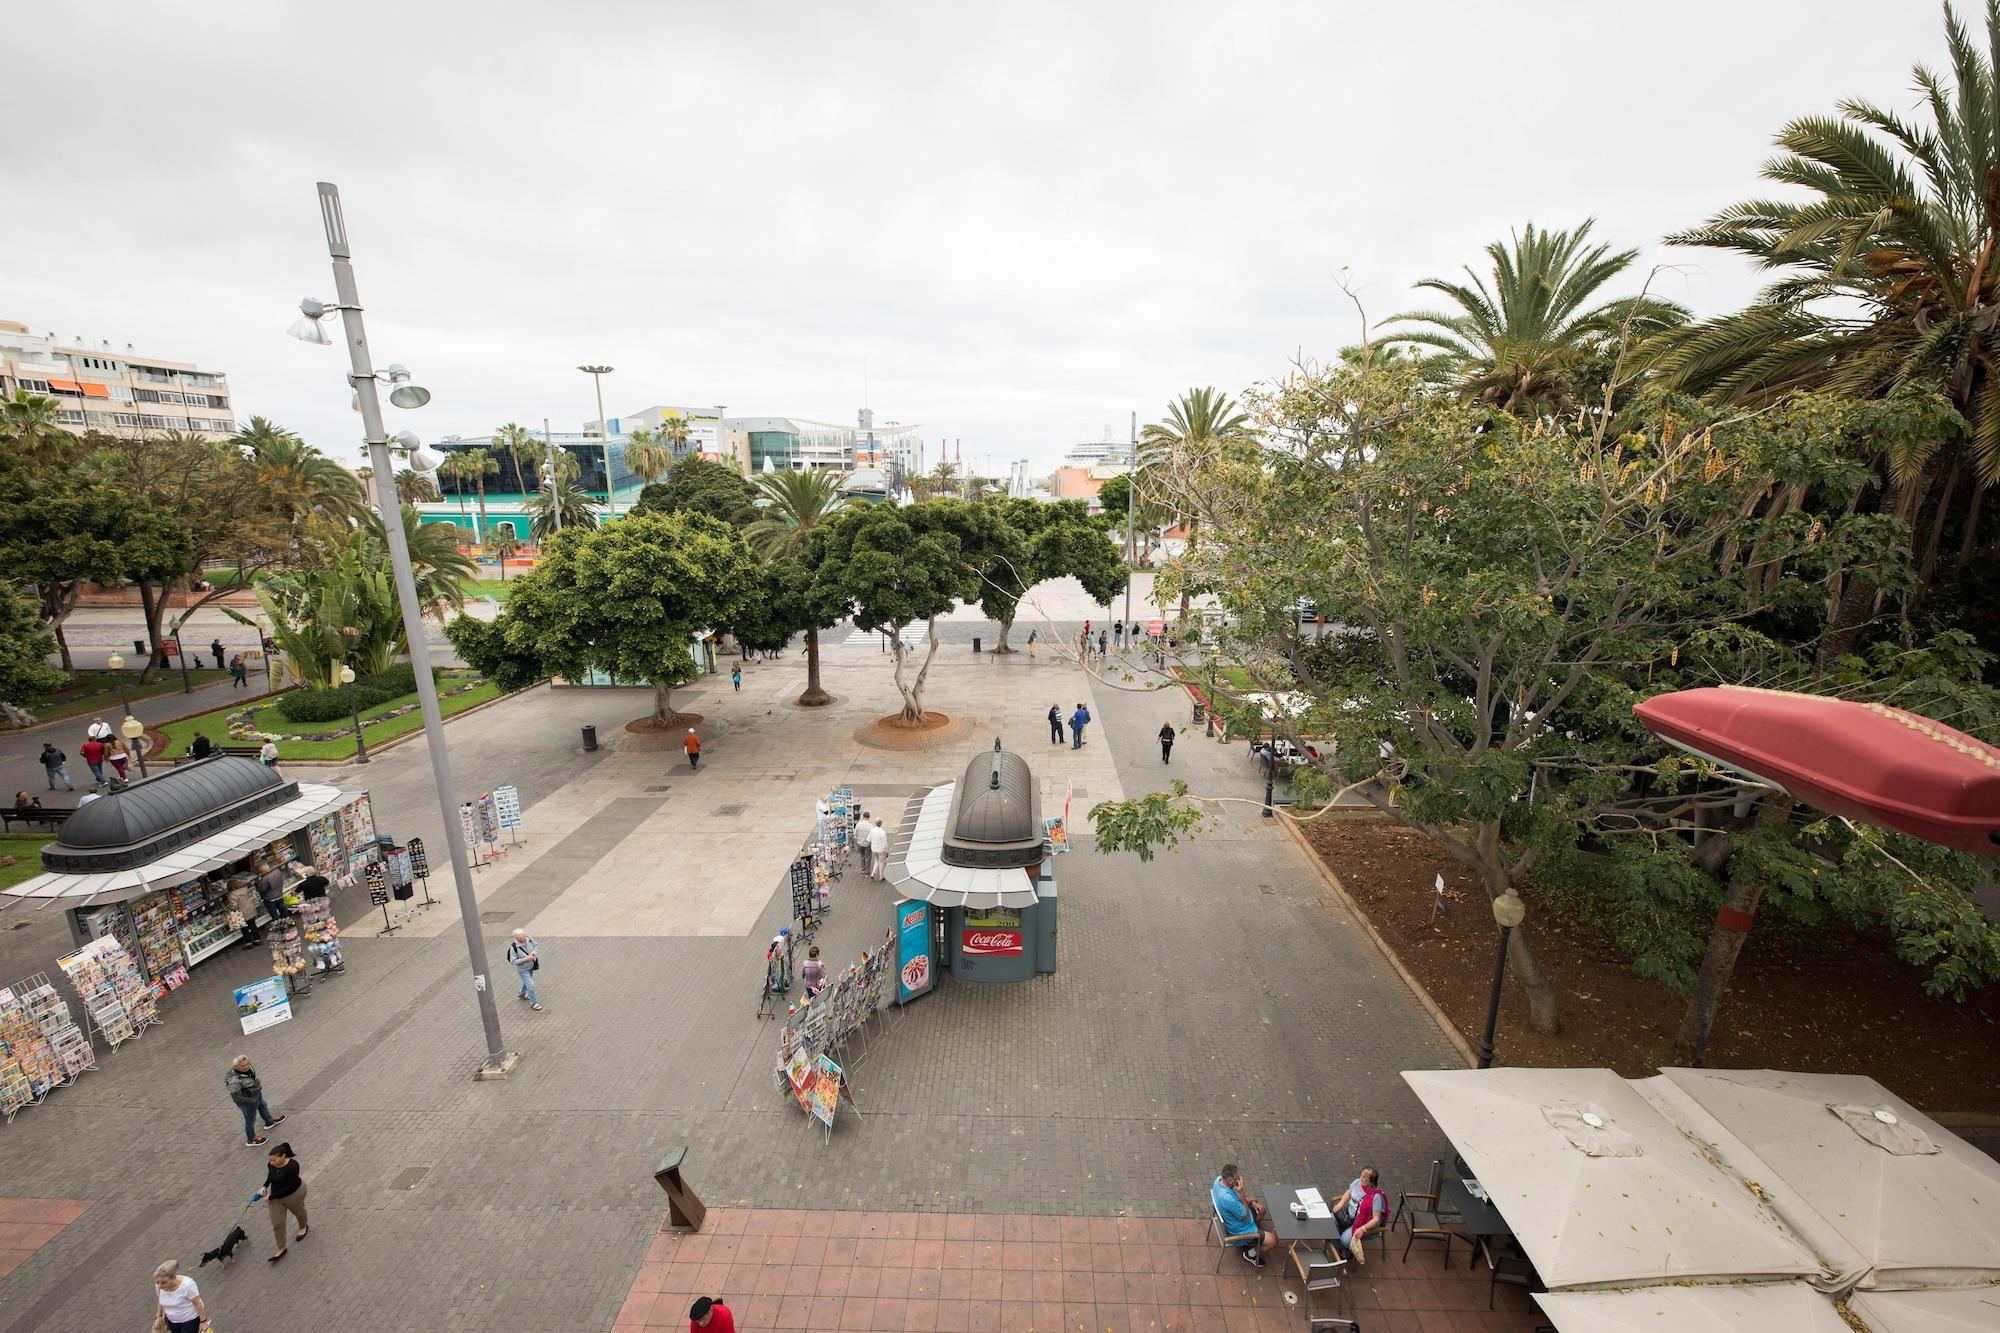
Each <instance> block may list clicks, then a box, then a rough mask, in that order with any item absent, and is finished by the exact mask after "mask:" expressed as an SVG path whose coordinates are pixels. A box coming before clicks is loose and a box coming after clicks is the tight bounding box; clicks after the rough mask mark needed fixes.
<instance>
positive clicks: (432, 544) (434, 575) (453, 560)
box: [370, 505, 479, 614]
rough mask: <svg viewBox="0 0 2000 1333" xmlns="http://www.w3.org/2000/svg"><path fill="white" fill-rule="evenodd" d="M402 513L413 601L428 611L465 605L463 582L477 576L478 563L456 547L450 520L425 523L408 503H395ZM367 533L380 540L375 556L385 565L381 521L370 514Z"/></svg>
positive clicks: (458, 607) (386, 547)
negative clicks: (413, 586)
mask: <svg viewBox="0 0 2000 1333" xmlns="http://www.w3.org/2000/svg"><path fill="white" fill-rule="evenodd" d="M397 508H398V509H399V510H400V511H401V512H402V516H403V540H404V542H405V543H407V544H408V546H409V548H410V572H411V573H412V574H413V575H414V576H415V577H416V584H417V600H418V601H419V602H420V603H422V604H423V607H424V611H425V613H426V614H429V613H431V612H433V611H435V610H437V609H439V608H442V607H449V608H450V609H452V610H454V611H455V610H458V609H460V608H462V607H463V606H464V605H465V585H466V583H467V582H469V581H470V580H473V579H476V578H478V577H479V566H478V565H477V564H476V563H474V562H473V559H472V557H470V556H468V555H467V554H466V553H465V552H464V551H462V550H460V549H459V545H458V528H457V526H456V525H455V524H451V523H425V522H423V521H422V520H421V519H419V518H418V517H417V511H416V510H414V509H412V508H410V507H409V506H408V505H398V506H397ZM370 519H371V526H370V533H371V535H372V536H373V537H374V539H375V540H376V541H377V542H379V543H382V547H381V550H380V552H379V557H380V559H381V561H382V564H383V565H384V566H385V567H386V566H387V564H388V562H389V553H388V545H387V543H386V542H384V541H383V538H382V535H381V533H382V524H381V521H380V520H379V519H375V518H374V517H373V515H370Z"/></svg>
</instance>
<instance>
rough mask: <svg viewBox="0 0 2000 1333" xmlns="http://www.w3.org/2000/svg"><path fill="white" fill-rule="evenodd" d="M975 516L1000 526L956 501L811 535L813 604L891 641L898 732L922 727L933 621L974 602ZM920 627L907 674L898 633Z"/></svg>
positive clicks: (862, 512)
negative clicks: (834, 608) (921, 644)
mask: <svg viewBox="0 0 2000 1333" xmlns="http://www.w3.org/2000/svg"><path fill="white" fill-rule="evenodd" d="M974 512H984V513H986V514H987V517H988V521H989V522H991V523H992V524H993V526H994V527H996V528H997V527H999V526H1001V525H999V523H998V520H997V519H994V518H993V517H992V514H991V511H990V510H984V511H975V510H974V507H973V506H969V505H967V504H966V503H965V502H964V501H962V500H926V501H924V502H923V503H921V504H914V505H904V506H901V507H898V506H895V505H861V506H857V507H855V508H852V509H848V510H845V511H843V512H842V513H840V514H839V515H837V516H836V517H835V518H834V520H833V521H832V522H831V523H826V524H822V525H821V526H820V527H818V528H817V529H815V530H814V532H813V534H812V537H811V540H810V542H809V543H808V546H807V553H806V559H805V564H806V565H807V567H808V568H810V569H811V570H812V573H813V584H814V591H815V596H816V597H817V598H818V599H819V600H821V601H822V602H823V603H825V604H827V605H839V606H842V607H844V608H846V609H847V611H848V612H849V613H850V614H851V615H852V616H853V617H854V623H855V625H857V626H858V627H859V628H861V629H864V630H869V631H877V630H879V631H881V632H883V633H885V634H887V635H889V654H890V659H891V661H892V663H893V668H894V672H895V680H896V691H897V693H898V694H900V695H901V696H902V698H903V707H902V711H901V713H900V714H899V715H898V717H897V719H896V721H897V722H899V723H900V724H901V725H903V726H910V727H915V726H921V725H923V723H924V702H923V699H924V684H925V681H926V680H927V678H928V677H929V675H930V669H931V663H932V661H933V660H934V659H935V658H936V657H937V648H938V639H937V617H938V616H941V615H943V614H944V613H946V612H947V611H950V610H951V609H952V607H953V606H955V605H957V604H958V603H959V602H960V601H971V600H973V599H974V598H976V597H977V596H978V595H979V571H978V568H977V564H976V561H977V558H978V557H977V554H976V552H975V551H974V550H973V549H971V548H972V546H973V543H971V542H968V540H967V539H968V538H969V537H973V536H974V535H975V532H976V529H975V526H974V525H975V524H976V523H977V522H978V520H976V519H973V518H971V517H970V515H971V514H973V513H974ZM918 621H923V622H925V623H926V625H927V627H928V634H927V639H928V642H927V645H926V647H925V650H924V655H923V660H922V662H921V663H920V664H919V665H918V666H917V668H916V670H915V672H914V673H912V672H911V671H910V669H909V667H910V663H909V649H908V648H907V647H906V646H905V645H904V643H903V630H904V629H905V628H907V627H908V626H910V625H914V624H916V623H917V622H918Z"/></svg>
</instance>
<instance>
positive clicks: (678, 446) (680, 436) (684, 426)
mask: <svg viewBox="0 0 2000 1333" xmlns="http://www.w3.org/2000/svg"><path fill="white" fill-rule="evenodd" d="M690 433H691V432H690V423H689V421H688V419H687V418H686V417H684V416H682V415H681V414H680V413H678V412H676V413H674V414H673V415H671V416H665V417H662V418H660V438H661V439H663V440H665V441H666V442H667V444H668V446H669V448H670V449H671V450H672V452H673V456H674V457H675V458H680V457H682V456H684V455H685V454H686V453H687V443H688V437H689V435H690Z"/></svg>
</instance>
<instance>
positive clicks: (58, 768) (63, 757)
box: [39, 717, 133, 806]
mask: <svg viewBox="0 0 2000 1333" xmlns="http://www.w3.org/2000/svg"><path fill="white" fill-rule="evenodd" d="M76 748H77V753H78V754H80V755H82V756H83V762H84V764H85V765H86V766H87V767H88V768H89V769H90V781H91V790H90V791H89V792H86V793H85V794H84V796H83V797H82V799H81V800H79V801H78V802H77V805H78V806H84V805H87V804H89V803H90V802H91V801H92V800H94V799H96V798H97V797H98V796H99V795H101V794H102V793H103V792H105V791H108V790H110V789H111V788H113V787H122V786H124V785H125V784H126V783H127V782H129V781H130V780H131V772H132V763H133V756H132V749H131V747H130V746H129V745H127V744H126V743H125V738H124V737H123V736H120V735H119V734H118V733H117V732H115V731H113V730H112V729H111V724H110V723H109V722H106V721H105V720H104V719H103V718H102V717H94V718H92V719H91V720H90V725H89V726H88V727H85V728H84V731H83V744H81V745H79V746H77V747H76ZM39 758H40V759H41V761H42V775H43V776H44V777H45V778H47V779H48V784H49V790H50V791H55V790H56V789H57V786H58V784H60V786H61V789H62V790H63V791H75V790H76V783H75V782H74V781H72V780H71V778H70V775H69V755H68V754H67V753H66V752H64V751H63V750H62V749H61V748H59V747H58V746H57V745H56V743H55V742H54V741H43V742H42V753H41V755H40V756H39ZM107 769H108V770H109V771H110V772H109V776H107V775H106V770H107Z"/></svg>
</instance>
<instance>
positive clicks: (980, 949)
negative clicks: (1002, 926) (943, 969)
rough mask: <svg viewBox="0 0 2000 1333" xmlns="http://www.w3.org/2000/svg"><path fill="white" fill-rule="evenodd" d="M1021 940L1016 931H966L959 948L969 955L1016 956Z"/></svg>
mask: <svg viewBox="0 0 2000 1333" xmlns="http://www.w3.org/2000/svg"><path fill="white" fill-rule="evenodd" d="M1021 940H1022V934H1021V932H1020V931H1018V930H968V931H966V932H964V938H963V941H962V942H961V944H960V946H959V947H960V949H961V950H962V951H963V952H965V953H966V954H969V955H978V956H985V955H988V954H1018V953H1020V952H1021Z"/></svg>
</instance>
